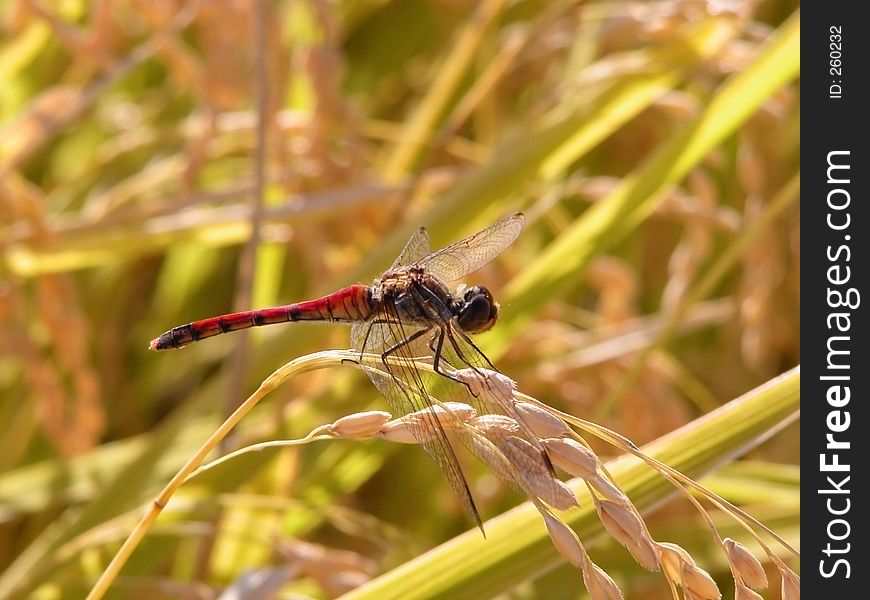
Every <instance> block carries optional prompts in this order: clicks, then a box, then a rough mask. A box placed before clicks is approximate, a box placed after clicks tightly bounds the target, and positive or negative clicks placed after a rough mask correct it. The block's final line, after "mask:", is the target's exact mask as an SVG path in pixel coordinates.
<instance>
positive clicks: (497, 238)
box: [412, 213, 525, 282]
mask: <svg viewBox="0 0 870 600" xmlns="http://www.w3.org/2000/svg"><path fill="white" fill-rule="evenodd" d="M524 223H525V217H524V216H523V213H516V214H514V215H511V216H509V217H505V218H504V219H501V220H500V221H496V222H495V223H493V224H492V225H490V226H489V227H487V228H486V229H484V230H482V231H479V232H477V233H475V234H474V235H472V236H471V237H467V238H465V239H464V240H461V241H458V242H456V243H454V244H450V245H449V246H447V247H446V248H442V249H441V250H438V251H436V252H433V253H432V254H430V255H428V256H426V257H424V258H421V259H420V260H419V261H417V263H418V264H420V265H424V266H425V267H426V268H427V269H428V270H429V272H430V273H432V274H433V275H435V276H436V277H438V278H439V279H441V280H442V281H445V282H448V281H456V280H458V279H462V278H463V277H464V276H466V275H467V274H469V273H473V272H474V271H477V270H478V269H479V268H481V267H482V266H484V265H485V264H486V263H488V262H489V261H491V260H492V259H494V258H495V257H496V256H498V255H499V254H501V253H502V252H503V251H504V249H505V248H507V247H508V246H510V245H511V244H512V243H513V241H514V240H515V239H517V236H519V235H520V232H521V231H522V230H523V225H524ZM412 239H413V238H412Z"/></svg>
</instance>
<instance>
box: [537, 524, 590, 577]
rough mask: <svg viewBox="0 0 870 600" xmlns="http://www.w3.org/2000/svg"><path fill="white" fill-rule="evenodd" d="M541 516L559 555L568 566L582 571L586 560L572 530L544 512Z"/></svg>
mask: <svg viewBox="0 0 870 600" xmlns="http://www.w3.org/2000/svg"><path fill="white" fill-rule="evenodd" d="M541 516H543V517H544V525H545V526H546V527H547V533H548V534H550V539H551V540H552V541H553V545H554V546H555V547H556V550H558V551H559V554H561V555H562V557H563V558H564V559H565V560H567V561H568V562H569V563H570V564H572V565H574V566H575V567H578V568H580V569H582V568H583V566H584V563H585V562H586V560H587V558H586V551H585V550H584V549H583V544H581V543H580V538H578V537H577V534H576V533H574V530H573V529H571V528H570V527H568V526H567V525H566V524H565V523H563V522H562V521H561V520H559V519H557V518H556V517H555V516H554V515H551V514H550V513H548V512H546V511H542V512H541ZM587 587H588V586H587Z"/></svg>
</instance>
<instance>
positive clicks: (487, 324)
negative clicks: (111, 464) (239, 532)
mask: <svg viewBox="0 0 870 600" xmlns="http://www.w3.org/2000/svg"><path fill="white" fill-rule="evenodd" d="M464 300H465V304H464V306H463V307H462V310H461V311H460V312H459V326H460V327H461V328H462V330H463V331H465V332H467V333H481V332H484V331H486V330H488V329H490V328H491V327H492V326H493V325H495V321H496V319H497V318H498V304H496V303H495V302H494V301H493V299H492V296H491V295H490V293H489V291H488V290H487V289H486V288H481V287H473V288H471V289H469V290H468V291H467V292H466V293H465V297H464Z"/></svg>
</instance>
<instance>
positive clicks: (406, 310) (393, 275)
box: [149, 213, 534, 530]
mask: <svg viewBox="0 0 870 600" xmlns="http://www.w3.org/2000/svg"><path fill="white" fill-rule="evenodd" d="M524 220H525V218H524V216H523V214H522V213H516V214H513V215H510V216H508V217H505V218H503V219H501V220H499V221H497V222H495V223H493V224H492V225H490V226H489V227H487V228H485V229H483V230H482V231H479V232H478V233H475V234H474V235H472V236H470V237H467V238H465V239H463V240H461V241H458V242H455V243H453V244H451V245H449V246H446V247H445V248H442V249H440V250H437V251H435V252H432V251H431V249H430V244H429V234H428V232H427V231H426V229H425V228H424V227H420V228H419V229H417V230H416V231H415V232H414V234H413V235H412V236H411V238H410V239H409V240H408V242H407V244H406V245H405V247H404V249H403V250H402V252H401V253H400V254H399V256H398V258H397V259H396V260H395V262H393V264H392V266H391V267H390V268H389V269H387V271H385V272H384V273H383V274H382V275H381V276H380V277H378V278H377V279H375V280H374V282H373V283H372V284H371V285H363V284H355V285H350V286H347V287H345V288H342V289H340V290H338V291H335V292H333V293H331V294H328V295H326V296H323V297H321V298H317V299H314V300H309V301H305V302H297V303H294V304H287V305H284V306H277V307H272V308H264V309H258V310H249V311H244V312H236V313H232V314H227V315H222V316H218V317H212V318H208V319H203V320H200V321H193V322H192V323H188V324H186V325H181V326H178V327H174V328H172V329H170V330H169V331H167V332H165V333H163V334H162V335H160V336H159V337H157V338H155V339H154V340H153V341H152V342H151V344H150V346H149V348H150V349H151V350H168V349H173V348H181V347H183V346H186V345H188V344H190V343H192V342H196V341H199V340H203V339H205V338H210V337H213V336H216V335H219V334H223V333H228V332H231V331H237V330H240V329H247V328H249V327H257V326H261V325H271V324H275V323H286V322H297V321H328V322H334V323H350V324H351V340H352V344H353V347H354V348H355V349H356V350H357V351H358V352H360V356H362V355H364V354H369V355H379V356H380V357H381V361H382V365H380V368H364V369H363V370H364V371H365V372H366V374H367V375H368V376H369V378H370V379H371V380H372V382H373V383H374V385H375V386H376V387H377V388H378V390H379V391H380V392H381V394H382V395H383V396H384V397H385V398H386V399H387V401H388V404H389V405H390V408H391V410H392V411H393V412H394V413H397V414H398V415H409V414H410V413H414V415H415V423H416V425H414V429H412V434H413V435H414V437H415V438H417V441H418V442H419V444H420V445H421V446H422V447H423V448H424V449H425V450H426V451H427V453H428V454H429V455H430V456H432V457H433V458H434V459H435V461H436V462H437V463H438V465H439V466H440V467H441V469H442V470H443V471H444V473H445V474H446V476H447V479H448V481H449V483H450V485H451V487H452V489H453V491H454V493H455V494H456V496H457V497H458V498H459V500H460V502H461V504H462V505H463V507H464V508H465V510H466V511H467V512H468V513H469V515H470V516H471V517H472V519H474V521H475V523H476V524H477V526H478V527H480V528H481V530H482V524H481V523H482V522H481V519H480V514H479V512H478V510H477V507H476V505H475V502H474V499H473V498H472V495H471V491H470V488H469V485H468V482H467V480H466V478H465V476H464V474H463V471H462V468H461V466H460V464H459V461H458V459H457V455H456V452H455V451H454V447H453V444H452V443H451V440H450V438H449V437H448V434H447V431H446V429H450V428H449V427H445V424H444V423H443V422H442V421H443V417H441V416H436V412H437V411H436V410H435V409H434V406H435V404H434V401H433V399H434V398H441V399H445V398H446V399H447V400H449V401H460V402H464V403H466V404H468V405H471V406H478V407H479V408H480V409H481V410H484V411H486V412H490V413H491V412H493V411H497V412H500V413H502V414H508V415H509V416H511V417H512V418H514V419H516V420H517V421H518V422H520V423H522V417H521V416H520V415H518V414H515V413H513V412H512V411H511V409H510V407H509V406H497V407H493V406H491V404H493V402H492V401H491V400H489V401H487V400H485V399H484V398H483V396H482V395H481V394H479V393H476V392H475V391H474V389H472V386H470V385H468V383H467V381H463V380H460V379H459V378H457V377H456V375H455V373H456V372H457V369H465V370H469V369H470V370H471V371H472V372H474V373H478V374H481V377H485V375H483V373H484V372H485V370H491V371H490V372H493V371H495V372H497V370H496V369H495V367H494V366H493V364H492V362H491V361H490V360H489V359H488V358H487V357H486V355H485V354H484V353H483V352H482V351H481V350H480V348H479V347H478V346H477V345H476V344H475V343H474V342H473V341H472V339H471V337H470V336H471V335H473V334H477V333H482V332H485V331H488V330H489V329H491V328H492V327H493V326H494V325H495V323H496V321H497V320H498V314H499V304H498V303H497V302H496V301H495V299H494V298H493V295H492V294H491V293H490V291H489V290H488V289H487V288H486V287H484V286H481V285H473V286H466V285H464V284H462V283H460V282H461V280H462V279H463V278H464V277H465V276H466V275H468V274H470V273H473V272H474V271H477V270H478V269H480V268H481V267H483V266H484V265H486V264H487V263H489V262H490V261H492V260H493V259H494V258H495V257H496V256H498V255H499V254H501V253H502V252H503V251H504V250H505V249H506V248H507V247H508V246H509V245H510V244H512V243H513V242H514V240H516V238H517V237H518V236H519V235H520V232H521V231H522V229H523V225H524ZM451 286H455V287H451ZM421 359H424V360H426V362H427V364H430V365H431V367H432V369H431V370H427V369H422V368H420V366H419V361H420V360H421ZM442 406H443V405H442ZM427 409H428V410H427ZM443 412H444V411H441V413H442V414H443ZM421 414H422V415H424V417H423V419H422V421H421V419H420V415H421ZM427 415H428V416H427ZM467 437H468V436H466V439H467ZM526 437H528V438H532V439H534V436H532V435H529V436H526ZM466 445H467V446H469V444H466Z"/></svg>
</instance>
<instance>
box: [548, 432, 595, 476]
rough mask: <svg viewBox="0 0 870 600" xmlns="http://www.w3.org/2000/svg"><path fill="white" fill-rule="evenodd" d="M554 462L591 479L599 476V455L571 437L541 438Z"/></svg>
mask: <svg viewBox="0 0 870 600" xmlns="http://www.w3.org/2000/svg"><path fill="white" fill-rule="evenodd" d="M541 443H543V444H544V448H545V449H546V450H547V454H548V455H549V457H550V460H551V461H553V464H554V465H556V466H557V467H559V468H560V469H562V470H563V471H565V472H566V473H569V474H570V475H573V476H574V477H582V478H584V479H590V478H594V477H597V476H598V471H597V469H598V457H597V456H596V455H595V453H594V452H592V450H590V449H589V448H587V447H586V446H584V445H583V444H581V443H580V442H578V441H576V440H573V439H571V438H561V437H560V438H546V439H544V440H541Z"/></svg>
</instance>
